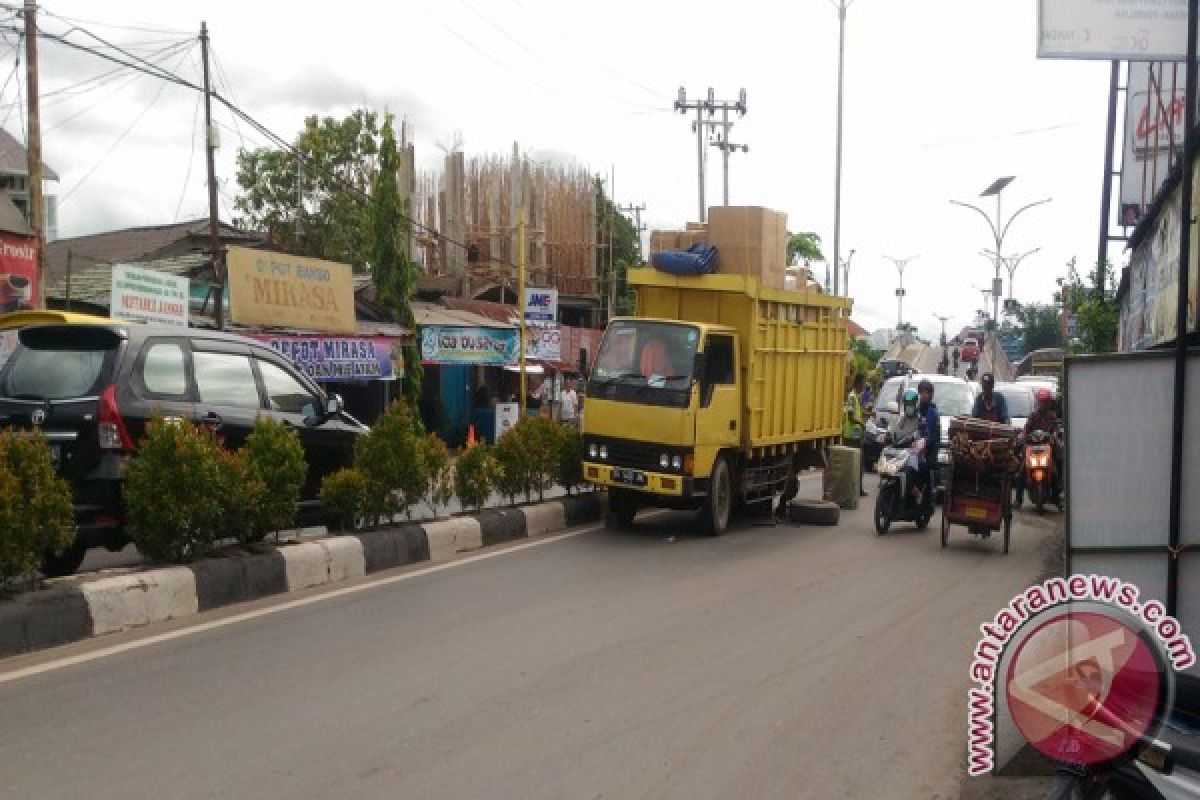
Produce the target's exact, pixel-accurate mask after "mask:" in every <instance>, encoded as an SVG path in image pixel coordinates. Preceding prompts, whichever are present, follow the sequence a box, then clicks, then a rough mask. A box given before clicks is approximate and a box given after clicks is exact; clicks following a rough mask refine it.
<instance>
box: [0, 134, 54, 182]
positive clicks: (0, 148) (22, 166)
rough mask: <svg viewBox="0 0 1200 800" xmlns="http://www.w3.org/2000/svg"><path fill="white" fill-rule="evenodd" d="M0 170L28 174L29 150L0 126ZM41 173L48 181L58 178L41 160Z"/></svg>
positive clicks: (14, 173)
mask: <svg viewBox="0 0 1200 800" xmlns="http://www.w3.org/2000/svg"><path fill="white" fill-rule="evenodd" d="M0 172H7V173H9V174H11V175H28V174H29V151H27V150H26V149H25V145H23V144H21V143H20V142H18V141H17V140H16V137H14V136H13V135H12V134H11V133H9V132H8V131H6V130H5V129H4V128H0ZM42 174H43V175H44V176H45V178H46V180H48V181H56V180H58V173H57V172H55V171H54V170H52V169H50V167H48V166H46V162H44V161H43V162H42Z"/></svg>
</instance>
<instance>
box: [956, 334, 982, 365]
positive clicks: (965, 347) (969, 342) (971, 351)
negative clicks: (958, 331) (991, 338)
mask: <svg viewBox="0 0 1200 800" xmlns="http://www.w3.org/2000/svg"><path fill="white" fill-rule="evenodd" d="M959 353H960V354H961V355H962V360H963V361H968V362H969V361H978V360H979V340H978V339H973V338H971V339H963V343H962V348H961V349H960V350H959Z"/></svg>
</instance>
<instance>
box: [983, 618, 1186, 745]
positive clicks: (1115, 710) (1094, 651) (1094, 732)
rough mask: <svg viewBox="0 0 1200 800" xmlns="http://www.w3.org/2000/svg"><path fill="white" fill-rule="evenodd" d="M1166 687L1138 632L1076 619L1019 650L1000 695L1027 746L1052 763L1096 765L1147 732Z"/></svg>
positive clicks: (1051, 623)
mask: <svg viewBox="0 0 1200 800" xmlns="http://www.w3.org/2000/svg"><path fill="white" fill-rule="evenodd" d="M1165 682H1166V676H1165V675H1164V673H1163V669H1162V667H1161V666H1160V662H1159V660H1158V659H1157V658H1156V657H1155V655H1154V652H1153V651H1152V650H1151V648H1150V646H1149V645H1148V644H1147V643H1146V642H1145V640H1144V639H1142V637H1141V636H1139V635H1138V633H1137V632H1136V631H1134V630H1133V629H1132V628H1130V627H1129V626H1127V625H1125V624H1124V623H1123V622H1121V621H1120V620H1118V619H1115V618H1114V617H1111V616H1108V615H1106V614H1101V613H1097V612H1091V611H1075V612H1065V613H1063V614H1060V615H1058V616H1056V617H1054V618H1053V619H1050V620H1048V621H1046V622H1044V623H1043V624H1041V625H1039V626H1038V627H1037V628H1036V629H1035V630H1034V631H1033V632H1032V633H1030V634H1029V636H1027V637H1026V638H1025V640H1024V641H1023V642H1021V644H1020V646H1019V647H1018V648H1017V651H1016V653H1015V654H1014V655H1013V658H1012V662H1011V663H1010V664H1009V667H1008V677H1007V680H1006V681H1005V692H1006V694H1007V696H1008V708H1009V711H1010V712H1011V714H1012V718H1013V721H1014V722H1015V723H1016V725H1017V728H1018V729H1019V730H1020V731H1021V734H1022V735H1023V736H1024V737H1025V739H1026V740H1027V741H1028V742H1029V743H1030V744H1032V745H1033V746H1034V747H1036V748H1037V749H1038V750H1040V751H1041V752H1042V753H1045V754H1046V755H1047V756H1049V757H1051V758H1053V759H1055V760H1058V761H1068V762H1072V763H1076V764H1095V763H1098V762H1101V761H1110V760H1112V759H1114V758H1118V757H1120V756H1121V755H1123V754H1125V753H1126V752H1128V751H1129V750H1130V749H1131V748H1132V747H1133V746H1134V745H1135V744H1137V743H1138V740H1139V739H1140V738H1141V737H1142V736H1144V735H1146V734H1147V732H1149V730H1150V728H1151V726H1153V725H1154V724H1155V721H1156V719H1157V715H1158V712H1159V706H1160V704H1161V698H1162V697H1163V696H1164V688H1165V685H1166V683H1165Z"/></svg>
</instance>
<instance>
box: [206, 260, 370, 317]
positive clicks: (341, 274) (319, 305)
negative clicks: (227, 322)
mask: <svg viewBox="0 0 1200 800" xmlns="http://www.w3.org/2000/svg"><path fill="white" fill-rule="evenodd" d="M225 264H226V269H227V271H228V280H229V310H230V316H231V318H232V319H233V321H234V322H237V323H240V324H243V325H268V326H272V327H279V328H301V329H306V330H313V331H328V332H330V333H354V332H355V330H357V328H356V325H355V318H354V278H353V276H352V274H351V270H350V265H349V264H339V263H337V262H334V261H322V260H321V259H318V258H303V257H301V256H292V255H287V254H286V253H272V252H268V251H266V250H251V249H249V248H246V247H230V248H229V251H228V253H227V255H226V258H225Z"/></svg>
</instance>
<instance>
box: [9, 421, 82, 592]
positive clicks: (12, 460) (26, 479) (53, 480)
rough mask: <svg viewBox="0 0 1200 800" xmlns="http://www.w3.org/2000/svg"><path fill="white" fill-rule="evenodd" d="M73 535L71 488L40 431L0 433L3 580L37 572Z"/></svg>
mask: <svg viewBox="0 0 1200 800" xmlns="http://www.w3.org/2000/svg"><path fill="white" fill-rule="evenodd" d="M74 539H75V525H74V519H73V515H72V509H71V488H70V486H68V484H67V482H66V481H64V480H63V479H62V478H60V477H58V475H56V474H55V472H54V465H53V464H52V462H51V460H50V449H49V448H48V447H47V446H46V441H45V439H43V438H42V437H41V436H40V435H36V434H35V435H33V436H29V435H25V434H19V433H16V432H14V431H11V430H10V431H3V432H0V580H5V579H8V578H14V577H18V576H21V575H26V574H28V573H31V572H33V571H34V570H35V569H36V568H37V567H38V565H39V564H40V563H41V560H42V556H43V554H44V553H45V552H47V551H54V552H57V551H61V550H63V549H65V548H67V547H70V545H71V543H72V542H73V541H74Z"/></svg>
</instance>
